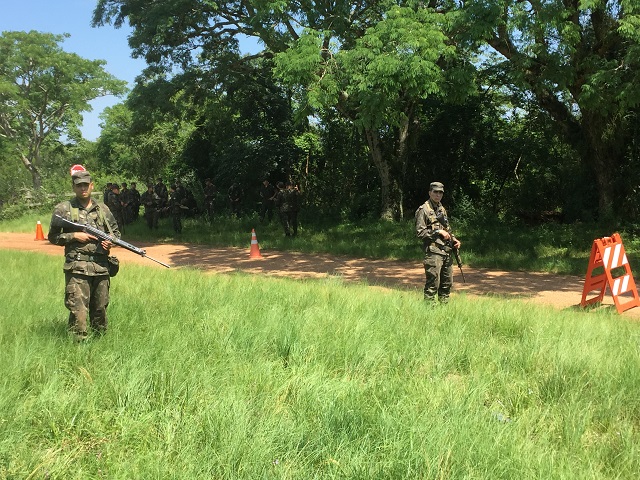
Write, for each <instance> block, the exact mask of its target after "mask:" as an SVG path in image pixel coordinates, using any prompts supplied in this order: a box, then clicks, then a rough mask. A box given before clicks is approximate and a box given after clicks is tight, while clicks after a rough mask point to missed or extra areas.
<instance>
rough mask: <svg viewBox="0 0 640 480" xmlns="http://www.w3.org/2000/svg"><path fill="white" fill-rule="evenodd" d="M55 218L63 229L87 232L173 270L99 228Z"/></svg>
mask: <svg viewBox="0 0 640 480" xmlns="http://www.w3.org/2000/svg"><path fill="white" fill-rule="evenodd" d="M54 217H56V218H57V219H58V220H60V221H61V222H62V226H63V227H67V228H69V229H71V230H75V231H77V232H86V233H88V234H89V235H93V236H94V237H96V238H97V239H99V240H101V241H102V240H106V241H108V242H111V243H113V244H114V245H118V246H119V247H122V248H125V249H127V250H129V251H130V252H133V253H137V254H138V255H140V256H141V257H145V258H148V259H149V260H153V261H154V262H156V263H159V264H160V265H162V266H163V267H167V268H171V265H167V264H166V263H163V262H161V261H160V260H156V259H155V258H151V257H150V256H149V255H147V252H146V251H145V250H143V249H141V248H138V247H136V246H135V245H131V244H130V243H127V242H125V241H123V240H120V239H119V238H116V237H114V236H113V235H109V234H108V233H106V232H103V231H102V230H100V229H98V228H95V227H92V226H90V225H83V224H81V223H76V222H72V221H71V220H67V219H66V218H63V217H61V216H60V215H58V214H56V215H54Z"/></svg>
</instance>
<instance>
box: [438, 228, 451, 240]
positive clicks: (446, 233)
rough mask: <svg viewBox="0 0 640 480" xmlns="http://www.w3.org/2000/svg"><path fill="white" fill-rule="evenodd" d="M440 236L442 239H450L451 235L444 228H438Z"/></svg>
mask: <svg viewBox="0 0 640 480" xmlns="http://www.w3.org/2000/svg"><path fill="white" fill-rule="evenodd" d="M440 236H441V237H442V238H443V239H444V240H450V239H451V235H450V234H449V232H447V231H446V230H440Z"/></svg>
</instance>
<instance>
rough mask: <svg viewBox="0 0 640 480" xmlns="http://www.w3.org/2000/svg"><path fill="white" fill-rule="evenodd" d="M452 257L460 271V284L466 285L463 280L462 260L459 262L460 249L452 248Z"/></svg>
mask: <svg viewBox="0 0 640 480" xmlns="http://www.w3.org/2000/svg"><path fill="white" fill-rule="evenodd" d="M453 255H454V256H455V257H456V262H457V263H458V268H459V269H460V274H461V275H462V283H467V281H466V280H465V279H464V272H463V271H462V260H460V249H459V248H454V249H453Z"/></svg>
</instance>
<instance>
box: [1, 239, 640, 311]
mask: <svg viewBox="0 0 640 480" xmlns="http://www.w3.org/2000/svg"><path fill="white" fill-rule="evenodd" d="M136 246H139V247H141V248H144V249H146V251H147V253H148V254H149V255H150V256H152V257H153V258H156V259H158V260H161V261H163V262H165V263H168V264H170V265H172V266H174V267H181V266H191V267H196V268H199V269H202V270H204V271H209V272H219V273H225V272H233V271H243V272H247V273H252V274H262V275H269V276H279V277H291V278H323V277H327V276H331V275H336V276H340V277H342V278H343V279H344V280H346V281H366V282H367V283H368V284H369V285H379V286H387V287H394V288H398V287H400V288H406V289H411V290H416V292H417V294H421V290H422V285H423V284H424V270H423V268H422V265H421V264H420V263H419V262H399V261H390V260H370V259H360V258H348V257H338V256H333V255H309V254H302V253H295V252H281V251H265V250H264V249H262V250H261V254H262V257H263V258H262V259H252V258H250V257H249V245H247V248H246V249H240V248H213V247H208V246H202V245H192V244H160V245H145V244H137V245H136ZM0 249H13V250H26V251H34V252H43V253H47V254H51V255H60V257H62V248H61V247H57V246H55V245H51V244H50V243H49V242H48V241H37V240H34V235H33V234H21V233H0ZM116 255H117V256H118V258H119V259H120V260H121V262H122V264H123V265H126V264H127V263H128V262H135V263H141V264H145V265H148V266H156V267H158V268H163V267H162V266H160V265H158V264H156V263H154V262H151V261H150V260H147V259H144V258H142V257H140V256H138V255H136V254H134V253H131V252H129V251H127V250H124V249H122V248H118V249H117V252H116ZM585 271H586V265H585ZM454 275H455V276H454V293H455V292H466V293H467V294H469V295H500V296H504V297H511V298H521V299H525V300H527V301H532V302H536V303H539V304H546V305H551V306H553V307H556V308H559V309H564V308H570V307H574V306H577V305H578V304H579V303H580V300H581V296H582V288H583V285H584V277H578V276H569V275H551V274H542V273H527V272H506V271H498V270H488V269H474V268H468V267H465V268H464V275H465V279H466V283H462V277H461V276H460V272H459V271H458V269H457V268H456V269H455V274H454ZM601 308H614V307H613V298H612V297H611V295H610V294H609V293H608V292H607V294H606V295H605V298H604V301H603V307H601ZM622 315H623V316H627V317H640V308H638V307H636V308H632V309H630V310H627V311H626V312H624V313H623V314H622Z"/></svg>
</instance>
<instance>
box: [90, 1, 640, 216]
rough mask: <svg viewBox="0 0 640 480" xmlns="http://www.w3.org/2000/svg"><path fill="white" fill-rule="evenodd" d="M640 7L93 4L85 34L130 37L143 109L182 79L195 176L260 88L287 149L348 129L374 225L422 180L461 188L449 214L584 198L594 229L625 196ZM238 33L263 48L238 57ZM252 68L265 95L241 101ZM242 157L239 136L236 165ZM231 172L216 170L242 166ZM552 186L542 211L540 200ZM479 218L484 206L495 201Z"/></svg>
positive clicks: (632, 178)
mask: <svg viewBox="0 0 640 480" xmlns="http://www.w3.org/2000/svg"><path fill="white" fill-rule="evenodd" d="M639 8H640V3H639V2H638V0H588V1H581V2H579V1H577V0H548V1H545V2H539V1H534V0H527V1H520V0H499V1H494V2H457V1H450V0H433V1H430V2H426V3H425V2H417V1H413V0H412V1H397V0H383V1H376V0H373V1H366V0H362V1H356V2H347V1H343V0H338V1H336V2H330V3H326V2H272V1H263V0H248V1H244V2H236V1H223V2H211V1H208V0H159V1H156V2H152V3H149V2H141V1H139V0H98V3H97V7H96V9H95V12H94V19H93V21H94V24H95V25H103V24H106V23H113V24H114V25H116V26H118V25H121V24H122V23H123V22H125V21H128V22H129V24H130V25H131V26H132V27H133V34H132V35H131V37H130V44H131V47H132V49H133V52H134V55H138V56H142V57H144V58H145V59H146V61H147V62H148V64H149V69H148V70H147V72H145V75H143V77H144V79H146V81H145V80H144V79H143V80H142V81H141V83H140V84H139V86H140V89H141V90H140V92H139V93H140V94H141V95H142V96H145V94H144V93H142V89H144V88H151V89H154V88H155V87H154V85H155V84H156V83H155V82H156V79H157V78H158V76H164V78H166V79H167V81H168V82H169V84H171V85H173V86H174V87H176V88H177V87H178V82H177V81H176V80H177V79H178V78H180V86H179V88H177V90H176V91H178V90H179V91H180V92H182V94H181V95H183V98H189V99H190V101H189V102H188V104H189V105H191V106H193V107H198V108H192V109H190V112H191V117H190V119H189V121H190V122H194V123H193V124H192V125H193V126H194V128H195V129H194V130H193V132H194V137H192V139H191V140H188V141H186V142H185V143H184V147H185V150H183V153H184V152H187V151H188V152H189V153H187V156H190V155H196V156H198V158H199V159H200V160H199V162H200V164H199V165H200V166H199V167H198V168H203V169H205V170H206V167H205V165H204V164H206V163H207V162H209V167H211V165H212V164H214V163H215V162H216V161H218V162H220V161H222V162H226V160H220V158H221V157H220V156H218V157H217V158H218V160H214V158H216V151H215V150H218V151H223V150H228V151H232V150H233V148H232V147H231V146H229V145H227V146H226V147H224V146H223V145H222V144H221V143H219V142H212V141H211V140H212V139H213V138H214V137H215V131H214V130H215V129H211V128H210V127H211V126H212V125H215V123H216V122H215V121H214V120H212V119H211V118H210V117H211V115H222V116H221V117H220V118H224V115H227V114H229V112H230V111H233V109H234V108H236V107H239V105H238V104H235V105H234V107H233V108H231V110H229V109H228V108H229V107H230V106H231V104H232V103H233V102H232V103H229V99H230V98H232V97H233V95H234V92H238V91H242V92H243V95H248V96H249V98H248V99H246V100H245V101H246V102H247V103H249V104H250V103H251V102H252V101H256V100H257V99H259V98H261V97H262V98H265V92H267V91H268V90H269V89H271V92H272V93H273V94H275V97H273V98H274V99H275V98H276V97H277V98H278V99H279V100H278V102H277V103H279V104H282V105H284V106H286V105H287V103H288V106H289V107H288V108H289V109H290V118H291V119H297V121H298V123H297V124H296V125H294V126H292V127H291V128H290V127H287V129H286V131H287V132H288V135H291V136H292V138H293V139H294V143H295V144H296V145H298V144H304V142H302V143H300V141H299V140H300V139H301V138H305V137H304V135H305V134H308V135H311V136H313V137H315V138H316V139H317V140H316V141H315V142H314V145H315V147H314V149H313V151H314V155H326V154H327V152H330V151H332V149H331V148H329V145H327V144H326V142H330V141H331V139H330V138H328V137H326V135H328V132H330V131H332V132H340V136H344V137H347V138H350V139H352V138H353V137H351V136H350V135H349V134H346V132H344V131H343V128H345V127H347V125H350V126H351V127H352V128H353V129H354V131H356V132H358V134H359V135H361V137H362V141H354V142H353V143H350V145H352V146H353V148H356V149H359V151H358V152H357V154H352V155H351V157H352V162H360V161H361V160H362V155H361V154H362V153H363V152H366V154H368V155H369V158H370V160H371V163H372V165H373V166H374V168H375V171H376V173H377V176H378V178H379V186H378V191H379V195H380V199H381V202H380V204H379V205H380V212H381V213H382V215H383V216H386V217H390V216H393V215H400V216H403V214H404V211H403V209H404V206H405V204H406V202H407V198H408V196H410V197H412V198H411V202H413V201H414V200H415V199H414V198H413V197H414V196H415V195H416V194H417V193H416V192H418V191H419V190H420V189H421V188H422V189H424V187H421V186H420V184H419V181H418V180H417V179H418V178H421V177H422V176H425V175H429V176H431V177H437V178H439V179H441V180H447V181H449V180H452V181H455V182H456V184H457V185H458V188H460V189H465V190H466V192H467V193H465V194H464V195H462V194H461V195H460V196H459V199H460V201H463V200H464V199H465V198H466V199H468V200H473V199H475V200H480V199H482V196H483V195H503V196H504V195H513V197H511V201H512V205H522V206H524V204H525V203H526V202H525V201H521V200H520V199H517V198H516V197H518V196H520V197H522V198H525V197H526V195H527V194H531V195H533V196H535V197H536V198H538V199H539V203H540V206H539V208H540V209H551V210H553V209H555V208H562V207H563V206H564V207H567V211H568V210H569V209H571V208H572V209H573V211H574V213H575V214H576V215H577V213H576V212H578V211H579V210H583V209H584V208H586V207H583V205H585V204H588V203H589V202H591V200H592V197H591V195H592V191H593V190H595V191H596V192H597V201H596V203H597V204H598V211H599V213H600V215H601V216H602V217H605V216H610V215H611V214H612V212H613V210H614V207H615V208H616V209H622V208H624V209H627V208H628V209H629V211H630V210H631V209H632V208H631V206H632V205H633V204H634V201H635V200H637V194H636V183H637V182H636V181H637V180H638V179H640V168H638V164H637V162H636V161H635V160H636V157H637V152H638V150H639V149H638V147H637V145H638V140H639V135H638V128H637V127H636V125H637V124H638V122H637V112H638V102H639V99H640V90H639V89H640V83H639V82H638V78H637V77H638V68H639V65H638V61H639V60H638V59H639V56H638V53H639V52H640V42H639V41H640V30H639V28H640V16H639ZM242 36H250V37H254V38H256V39H258V40H259V41H260V43H261V44H262V45H263V46H264V49H263V50H262V51H261V52H260V53H258V54H256V55H244V56H243V55H242V54H241V52H240V51H239V39H240V38H241V37H242ZM259 70H261V71H262V72H263V74H261V75H260V77H261V78H269V79H270V80H269V82H267V83H265V82H257V83H254V84H253V87H251V88H249V87H246V88H239V85H240V83H241V82H239V79H242V78H246V79H247V81H248V82H253V81H254V80H255V78H256V77H255V76H254V74H253V73H255V72H256V71H259ZM267 70H270V73H269V74H265V72H266V71H267ZM254 87H255V88H254ZM261 89H264V90H262V91H261ZM150 91H152V90H150ZM162 98H167V97H162ZM214 99H215V100H214ZM280 101H282V103H280ZM183 105H184V104H183ZM205 105H208V107H207V108H204V106H205ZM213 105H215V106H216V107H215V108H213ZM223 105H225V108H221V107H222V106H223ZM131 107H132V108H133V110H134V114H135V111H136V110H138V109H140V110H144V109H148V108H149V106H148V105H146V106H145V105H142V104H138V107H135V106H134V105H133V104H131ZM243 111H244V112H245V113H246V110H242V109H241V110H238V112H243ZM265 112H266V111H265ZM180 115H184V109H181V113H180ZM147 117H148V116H147ZM286 117H287V116H286V115H284V116H281V119H284V118H286ZM171 118H172V117H171V115H169V116H167V117H165V118H164V121H167V122H170V121H171ZM173 118H177V115H174V117H173ZM246 118H251V116H247V117H246ZM274 119H275V117H273V118H272V120H274ZM218 120H219V119H218ZM253 121H257V120H256V119H255V117H254V119H253ZM234 122H235V120H234ZM287 122H288V120H287ZM344 122H346V123H344ZM437 122H439V123H437ZM488 122H492V124H491V125H489V123H488ZM234 124H236V125H238V124H239V122H238V123H234ZM276 124H277V122H276ZM207 125H208V127H207ZM228 125H229V122H226V123H225V124H224V126H228ZM274 125H275V124H274ZM282 125H284V124H282ZM463 126H464V127H463ZM444 127H447V128H448V129H449V130H448V135H447V132H443V128H444ZM464 128H466V129H467V130H464ZM235 131H238V130H235ZM244 131H245V132H247V134H248V135H252V134H253V133H251V132H250V129H247V130H244ZM258 131H259V129H255V131H254V133H255V134H256V135H260V134H259V133H258ZM479 132H484V133H486V134H489V135H492V137H491V138H479V137H478V136H477V135H478V133H479ZM511 136H516V138H515V139H512V138H511ZM453 139H457V140H458V141H459V142H460V143H459V144H457V145H450V144H449V143H450V142H452V141H453ZM241 143H242V140H241V139H240V138H237V137H235V139H234V144H236V147H235V148H240V150H236V151H241V150H242V147H240V145H241ZM245 143H246V139H245ZM195 145H198V148H194V146H195ZM203 148H204V149H205V150H207V151H208V153H204V152H203V151H202V149H203ZM310 151H311V149H310V150H309V152H310ZM334 151H335V150H334ZM344 154H345V155H347V153H346V152H344ZM293 155H299V152H298V153H293ZM550 156H556V157H557V158H549V157H550ZM222 158H226V157H224V156H222ZM232 158H237V155H231V156H230V157H229V162H230V163H228V168H229V170H230V171H231V170H233V169H234V168H237V167H238V165H237V163H233V161H232ZM203 162H204V163H203ZM307 162H309V158H307ZM325 162H326V159H319V161H318V164H326V163H325ZM335 162H336V165H342V167H344V165H345V164H341V160H339V159H335ZM196 163H197V162H196ZM218 165H220V163H218ZM342 167H341V168H342ZM216 168H218V167H216ZM261 168H262V167H261ZM274 168H276V167H274ZM249 170H251V169H250V167H249ZM349 170H350V169H349V168H344V169H343V170H342V171H344V172H345V174H346V172H348V171H349ZM363 170H364V169H363ZM254 171H255V170H254ZM346 175H347V176H348V174H346ZM345 178H346V177H345ZM316 180H317V185H322V184H323V181H322V180H321V179H316ZM424 182H427V181H426V180H424ZM424 182H423V183H424ZM527 182H544V183H545V188H537V189H536V188H534V187H532V185H535V183H532V184H531V185H530V184H528V183H527ZM427 183H428V182H427ZM525 183H527V185H526V186H527V188H523V187H524V184H525ZM563 186H565V187H566V188H565V189H564V190H563V191H562V195H558V196H557V198H558V200H557V201H556V202H551V201H548V200H545V198H548V197H549V195H548V191H549V192H550V191H552V190H551V189H552V188H554V189H556V190H557V189H558V188H560V189H562V187H563ZM370 187H371V186H370V185H369V184H367V186H366V187H363V188H366V189H369V188H370ZM547 188H548V189H549V190H548V191H547ZM581 189H582V190H583V191H582V192H580V190H581ZM367 191H368V192H370V190H367ZM543 191H544V192H547V195H541V192H543ZM518 192H521V193H518ZM525 192H527V193H525ZM567 192H572V193H571V195H572V196H571V197H569V196H568V195H569V194H568V193H567ZM465 195H468V196H465ZM465 201H466V200H465ZM488 204H489V205H491V206H492V209H494V210H496V209H499V205H500V202H499V201H498V200H497V199H493V198H492V199H491V201H490V202H489V203H488ZM570 205H573V206H572V207H570ZM635 210H637V209H635Z"/></svg>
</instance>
